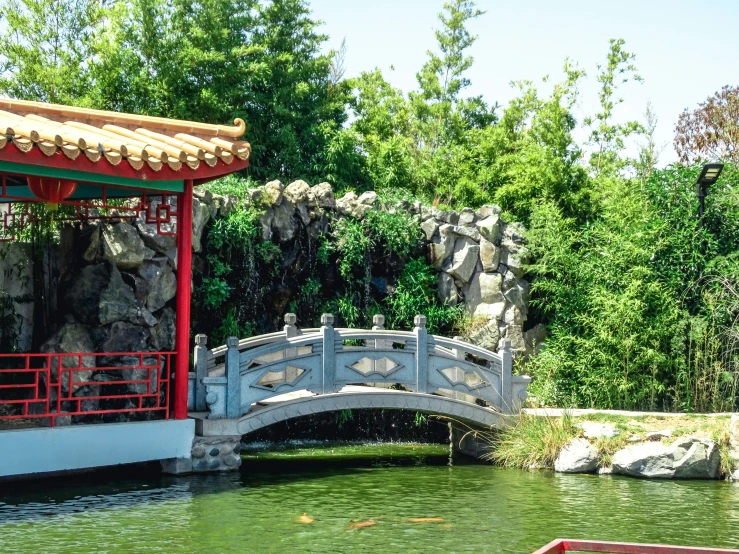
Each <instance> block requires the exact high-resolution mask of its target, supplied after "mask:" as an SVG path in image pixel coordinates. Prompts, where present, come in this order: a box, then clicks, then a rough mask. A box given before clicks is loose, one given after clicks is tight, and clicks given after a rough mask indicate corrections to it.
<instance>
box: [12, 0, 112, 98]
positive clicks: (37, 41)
mask: <svg viewBox="0 0 739 554" xmlns="http://www.w3.org/2000/svg"><path fill="white" fill-rule="evenodd" d="M104 11H105V10H104V9H103V8H102V7H101V4H100V3H99V2H95V1H94V0H8V1H7V2H4V3H3V4H2V5H0V29H1V31H0V92H1V93H2V94H4V95H8V96H10V97H13V98H24V99H27V100H39V101H42V102H52V103H58V104H82V105H90V104H93V103H94V100H93V99H90V98H89V90H90V85H91V82H90V75H89V70H88V68H89V66H88V64H89V60H90V57H91V53H92V52H91V48H90V43H91V37H92V36H94V35H95V34H96V33H97V32H98V30H99V29H100V27H101V25H102V24H103V14H104Z"/></svg>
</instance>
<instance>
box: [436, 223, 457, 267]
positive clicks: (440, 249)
mask: <svg viewBox="0 0 739 554" xmlns="http://www.w3.org/2000/svg"><path fill="white" fill-rule="evenodd" d="M452 228H453V226H452V225H442V226H441V227H439V236H438V237H435V238H434V239H433V241H432V242H431V243H430V244H429V256H430V257H431V263H432V264H433V265H434V267H436V268H437V269H439V268H441V266H442V265H444V262H445V261H446V259H447V258H448V257H449V256H451V255H452V252H454V242H455V240H456V237H455V236H454V233H452Z"/></svg>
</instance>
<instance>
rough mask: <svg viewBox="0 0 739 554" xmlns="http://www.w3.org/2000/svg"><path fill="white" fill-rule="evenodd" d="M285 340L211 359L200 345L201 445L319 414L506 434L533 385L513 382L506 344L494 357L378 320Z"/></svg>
mask: <svg viewBox="0 0 739 554" xmlns="http://www.w3.org/2000/svg"><path fill="white" fill-rule="evenodd" d="M295 322H296V317H295V315H294V314H287V315H286V316H285V323H286V325H285V327H284V330H283V331H281V332H277V333H271V334H267V335H261V336H258V337H252V338H248V339H243V340H239V339H238V338H236V337H231V338H229V339H228V342H227V344H226V345H224V346H220V347H218V348H214V349H212V350H209V349H208V348H207V345H206V342H207V338H206V337H205V335H198V336H197V337H196V346H195V356H194V366H195V367H194V369H195V371H194V372H191V373H190V382H189V385H190V386H189V407H190V415H191V417H194V418H195V419H196V433H197V434H198V435H200V436H203V437H216V436H224V435H230V436H234V435H245V434H247V433H251V432H252V431H256V430H258V429H261V428H262V427H266V426H268V425H271V424H273V423H277V422H280V421H284V420H287V419H292V418H295V417H300V416H303V415H309V414H315V413H320V412H330V411H336V410H343V409H356V408H396V409H404V410H414V411H418V412H422V413H427V414H437V415H443V416H448V417H450V418H453V419H455V420H458V421H461V422H464V423H467V424H470V425H475V426H484V427H488V428H489V427H500V426H501V425H502V424H503V423H504V417H505V416H506V415H511V414H515V413H518V411H519V410H520V408H521V405H522V403H523V401H524V400H525V399H526V395H527V393H526V388H527V386H528V383H529V378H528V377H525V376H516V375H512V371H511V369H512V367H511V366H512V355H511V350H510V343H509V341H507V340H505V341H503V343H502V348H501V349H500V350H499V351H498V352H491V351H489V350H486V349H484V348H480V347H477V346H474V345H471V344H468V343H466V342H463V341H461V340H459V339H458V338H455V339H449V338H444V337H439V336H436V335H430V334H428V332H427V330H426V318H425V317H424V316H416V318H415V322H414V323H415V328H414V329H413V331H390V330H385V329H384V327H383V324H384V317H383V316H375V318H374V326H373V328H372V329H371V330H365V329H337V328H334V327H333V316H332V315H330V314H324V315H323V316H321V324H322V326H321V327H320V328H317V329H303V330H301V329H298V328H297V327H296V326H295Z"/></svg>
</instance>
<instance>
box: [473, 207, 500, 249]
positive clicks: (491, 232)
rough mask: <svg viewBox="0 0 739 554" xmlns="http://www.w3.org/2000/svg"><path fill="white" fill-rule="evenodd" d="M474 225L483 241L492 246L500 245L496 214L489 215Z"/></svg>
mask: <svg viewBox="0 0 739 554" xmlns="http://www.w3.org/2000/svg"><path fill="white" fill-rule="evenodd" d="M475 225H476V226H477V229H478V230H479V232H480V234H481V235H482V236H483V237H485V240H488V241H490V242H492V243H493V244H499V243H500V217H499V216H498V215H497V214H492V215H489V216H487V217H486V218H485V219H482V220H480V221H478V222H477V223H475Z"/></svg>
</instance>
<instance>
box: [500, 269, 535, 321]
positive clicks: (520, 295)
mask: <svg viewBox="0 0 739 554" xmlns="http://www.w3.org/2000/svg"><path fill="white" fill-rule="evenodd" d="M506 281H507V279H506V278H505V277H504V278H503V296H505V299H506V300H508V302H510V303H511V304H513V305H514V306H517V307H518V309H519V310H521V313H522V314H524V315H526V314H527V313H528V303H529V283H528V281H524V280H523V279H517V280H515V281H514V282H513V283H514V284H513V285H512V286H509V287H506V284H507V283H506ZM508 283H510V281H508Z"/></svg>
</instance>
